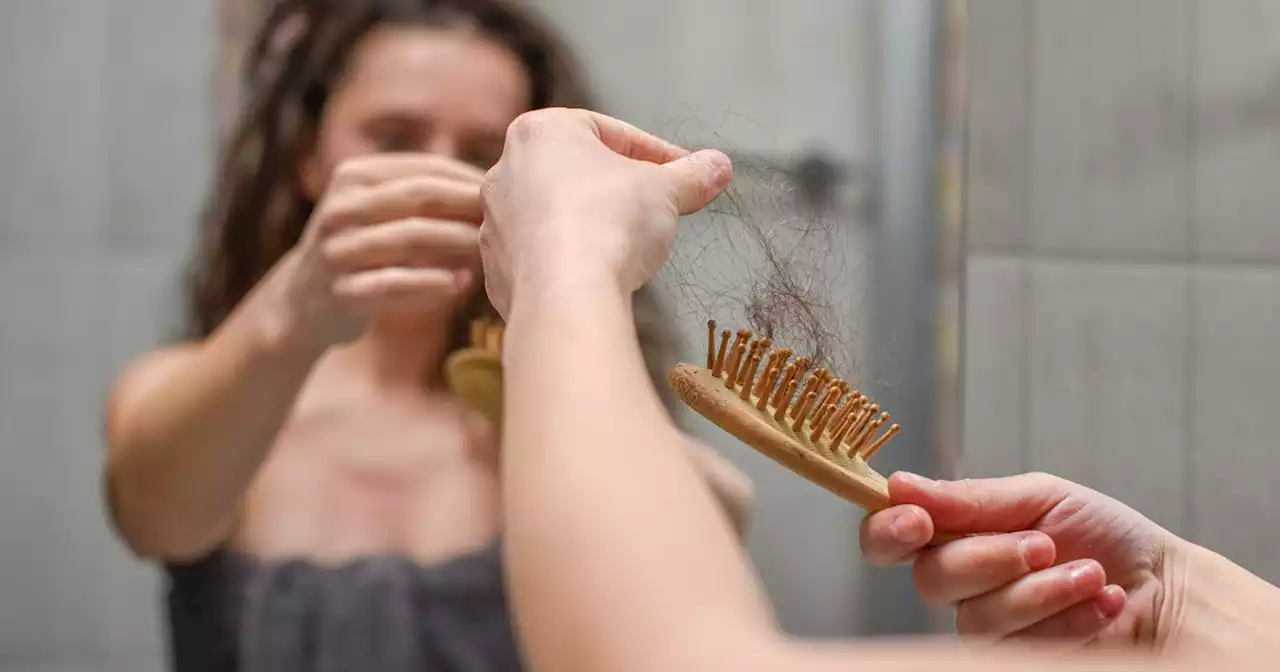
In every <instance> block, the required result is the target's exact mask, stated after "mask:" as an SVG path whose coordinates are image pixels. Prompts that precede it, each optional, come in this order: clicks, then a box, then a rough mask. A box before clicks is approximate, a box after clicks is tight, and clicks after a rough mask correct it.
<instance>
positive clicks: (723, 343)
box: [711, 329, 729, 378]
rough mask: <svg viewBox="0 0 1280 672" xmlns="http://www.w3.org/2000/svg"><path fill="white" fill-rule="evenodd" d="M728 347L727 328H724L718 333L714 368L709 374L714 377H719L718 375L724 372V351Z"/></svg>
mask: <svg viewBox="0 0 1280 672" xmlns="http://www.w3.org/2000/svg"><path fill="white" fill-rule="evenodd" d="M728 347H729V330H728V329H725V330H724V332H723V333H721V334H720V350H719V353H718V354H717V355H716V366H715V370H714V371H713V373H712V374H711V375H712V376H714V377H716V378H719V377H720V375H721V374H722V373H723V372H724V351H725V350H726V349H727V348H728Z"/></svg>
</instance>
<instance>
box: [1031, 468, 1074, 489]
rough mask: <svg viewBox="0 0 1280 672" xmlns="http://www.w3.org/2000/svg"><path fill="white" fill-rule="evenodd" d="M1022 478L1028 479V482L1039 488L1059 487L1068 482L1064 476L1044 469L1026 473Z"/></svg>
mask: <svg viewBox="0 0 1280 672" xmlns="http://www.w3.org/2000/svg"><path fill="white" fill-rule="evenodd" d="M1022 478H1024V479H1026V481H1027V483H1028V484H1030V485H1031V486H1032V487H1034V488H1035V489H1037V490H1040V489H1044V490H1052V489H1059V488H1061V487H1062V486H1063V484H1064V483H1066V481H1064V480H1063V479H1062V478H1060V477H1058V476H1054V475H1053V474H1050V473H1048V472H1044V471H1033V472H1030V473H1027V474H1024V475H1023V476H1022Z"/></svg>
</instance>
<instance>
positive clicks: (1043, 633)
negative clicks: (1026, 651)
mask: <svg viewBox="0 0 1280 672" xmlns="http://www.w3.org/2000/svg"><path fill="white" fill-rule="evenodd" d="M1127 599H1128V596H1127V595H1125V592H1124V589H1123V588H1121V587H1120V586H1115V585H1112V586H1106V587H1105V588H1103V589H1102V592H1101V593H1099V594H1098V595H1097V596H1096V597H1094V598H1093V599H1091V600H1085V601H1083V602H1081V603H1079V604H1077V605H1075V606H1073V607H1071V608H1070V609H1067V610H1066V611H1063V612H1060V613H1057V614H1054V615H1053V616H1050V617H1049V618H1046V619H1044V620H1042V621H1040V622H1039V623H1036V624H1035V625H1032V626H1031V627H1029V628H1024V629H1022V630H1020V631H1018V632H1015V633H1013V634H1012V635H1010V636H1009V639H1014V640H1028V641H1030V640H1052V641H1054V642H1059V643H1066V644H1072V643H1074V644H1080V643H1083V642H1087V641H1089V640H1091V639H1093V638H1094V637H1097V636H1098V635H1099V634H1100V633H1101V632H1102V631H1103V630H1105V629H1106V628H1107V627H1108V626H1109V625H1111V624H1112V623H1113V622H1114V621H1115V619H1116V618H1117V617H1118V616H1119V615H1120V613H1121V612H1123V611H1124V607H1125V602H1126V600H1127Z"/></svg>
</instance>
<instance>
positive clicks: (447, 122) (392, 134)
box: [302, 27, 530, 199]
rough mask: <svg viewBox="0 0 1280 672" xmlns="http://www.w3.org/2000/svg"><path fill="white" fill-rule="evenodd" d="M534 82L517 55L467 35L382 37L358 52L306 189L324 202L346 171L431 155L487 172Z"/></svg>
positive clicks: (323, 130)
mask: <svg viewBox="0 0 1280 672" xmlns="http://www.w3.org/2000/svg"><path fill="white" fill-rule="evenodd" d="M529 99H530V82H529V78H528V76H527V74H526V73H525V70H524V68H523V67H522V66H521V64H520V61H519V60H518V59H517V58H516V56H515V55H514V54H513V53H511V52H510V51H509V50H508V49H506V48H505V47H503V46H502V45H499V44H497V43H495V42H492V41H490V40H487V39H485V38H484V37H481V36H478V35H476V34H474V33H471V32H468V31H465V30H459V29H441V28H427V27H383V28H376V29H374V30H373V31H371V32H370V33H369V34H368V35H367V36H365V38H364V39H363V40H362V41H361V42H360V44H359V45H357V47H356V49H355V52H354V54H353V56H352V62H351V63H350V64H349V65H348V69H347V72H346V75H345V77H344V78H343V80H342V81H341V82H340V83H339V84H338V86H337V87H336V88H335V90H334V91H333V92H332V95H331V96H330V98H329V101H328V105H327V106H326V107H325V110H324V114H323V116H322V118H321V123H320V129H319V137H318V138H317V144H316V151H315V153H314V154H313V155H312V156H311V157H310V159H309V160H308V161H307V162H306V164H305V165H304V166H303V175H302V178H303V183H304V185H305V186H306V188H307V190H308V192H310V193H309V195H310V196H311V197H312V198H313V199H318V198H319V197H320V195H321V193H323V191H324V188H325V185H327V184H328V181H329V175H330V174H331V173H332V171H333V169H334V168H335V167H336V166H338V165H339V164H341V163H342V162H343V161H345V160H347V159H350V158H353V157H357V156H361V155H365V154H371V153H376V152H426V153H432V154H440V155H444V156H448V157H451V158H454V159H457V160H459V161H464V162H466V163H470V164H472V165H474V166H477V167H479V168H481V169H488V168H489V167H490V166H492V165H493V164H494V163H496V162H497V160H498V158H499V157H500V156H501V155H502V147H503V138H504V135H505V134H506V130H507V126H508V125H510V123H511V122H512V121H513V120H514V119H515V118H516V117H517V116H519V115H520V114H521V113H522V112H525V111H526V110H527V108H528V102H529Z"/></svg>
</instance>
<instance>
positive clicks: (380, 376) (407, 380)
mask: <svg viewBox="0 0 1280 672" xmlns="http://www.w3.org/2000/svg"><path fill="white" fill-rule="evenodd" d="M450 319H451V316H449V315H433V316H415V317H412V318H406V317H404V316H394V317H388V318H383V319H378V320H375V321H374V322H373V323H372V324H371V325H370V326H369V329H368V330H367V331H366V332H365V333H364V335H363V336H361V337H360V338H359V339H358V340H356V341H355V342H354V343H352V344H351V345H350V346H348V347H346V348H344V349H343V350H342V352H341V354H340V355H339V356H340V357H341V358H342V359H344V360H347V361H349V362H350V363H352V364H353V365H356V366H359V367H360V368H362V369H365V370H366V371H368V372H369V373H370V375H371V376H372V377H373V378H374V379H376V380H377V381H378V382H379V383H382V384H386V385H389V386H395V387H399V386H405V385H408V386H413V387H419V388H421V387H424V386H425V387H427V388H431V387H435V386H437V385H439V384H440V380H439V371H440V368H441V364H442V362H443V360H444V357H445V356H446V355H447V354H448V353H447V352H446V349H447V348H448V345H449V331H450V327H451V325H450Z"/></svg>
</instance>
